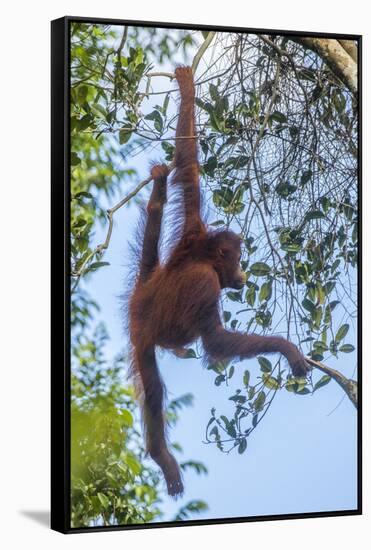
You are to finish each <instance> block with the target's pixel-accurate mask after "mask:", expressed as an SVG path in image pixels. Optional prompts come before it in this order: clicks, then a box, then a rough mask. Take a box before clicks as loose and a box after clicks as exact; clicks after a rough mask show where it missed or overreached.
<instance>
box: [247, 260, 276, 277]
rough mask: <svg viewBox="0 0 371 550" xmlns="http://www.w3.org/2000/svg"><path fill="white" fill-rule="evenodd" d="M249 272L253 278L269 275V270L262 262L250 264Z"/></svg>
mask: <svg viewBox="0 0 371 550" xmlns="http://www.w3.org/2000/svg"><path fill="white" fill-rule="evenodd" d="M250 271H251V273H252V274H253V275H255V277H265V276H266V275H269V273H270V271H271V268H270V267H269V265H268V264H265V263H264V262H256V263H255V264H252V266H251V267H250Z"/></svg>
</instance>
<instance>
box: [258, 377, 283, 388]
mask: <svg viewBox="0 0 371 550" xmlns="http://www.w3.org/2000/svg"><path fill="white" fill-rule="evenodd" d="M262 380H263V384H264V386H265V387H266V388H268V389H270V390H278V389H279V388H280V384H279V382H278V380H277V378H275V377H274V376H271V375H270V374H267V373H264V374H263V377H262Z"/></svg>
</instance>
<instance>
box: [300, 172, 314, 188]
mask: <svg viewBox="0 0 371 550" xmlns="http://www.w3.org/2000/svg"><path fill="white" fill-rule="evenodd" d="M312 174H313V173H312V170H306V171H305V172H303V174H302V176H301V178H300V184H301V185H305V184H306V183H308V181H309V180H310V178H311V177H312Z"/></svg>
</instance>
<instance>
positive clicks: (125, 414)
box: [120, 409, 134, 428]
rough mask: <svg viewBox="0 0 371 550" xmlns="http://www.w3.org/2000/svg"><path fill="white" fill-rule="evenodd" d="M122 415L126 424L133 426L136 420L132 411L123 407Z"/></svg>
mask: <svg viewBox="0 0 371 550" xmlns="http://www.w3.org/2000/svg"><path fill="white" fill-rule="evenodd" d="M120 416H121V419H122V421H123V423H124V424H125V426H129V428H131V427H132V425H133V422H134V420H133V415H132V414H131V412H130V411H128V410H127V409H121V415H120Z"/></svg>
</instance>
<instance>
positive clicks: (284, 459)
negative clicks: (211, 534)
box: [86, 192, 357, 520]
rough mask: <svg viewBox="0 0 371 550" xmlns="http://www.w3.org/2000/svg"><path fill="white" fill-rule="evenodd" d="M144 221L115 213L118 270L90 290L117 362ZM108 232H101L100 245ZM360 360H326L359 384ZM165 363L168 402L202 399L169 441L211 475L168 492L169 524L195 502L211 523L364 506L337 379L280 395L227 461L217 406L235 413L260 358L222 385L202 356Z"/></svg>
mask: <svg viewBox="0 0 371 550" xmlns="http://www.w3.org/2000/svg"><path fill="white" fill-rule="evenodd" d="M145 193H146V192H145ZM137 217H138V209H137V207H135V206H132V207H128V208H123V209H122V210H120V211H118V212H117V214H116V215H115V226H114V231H113V236H112V240H111V244H110V247H109V250H108V251H107V253H106V255H105V257H104V260H105V261H108V262H110V266H109V267H106V268H104V269H101V270H98V272H96V273H95V274H94V275H93V276H92V277H91V278H90V279H89V282H88V284H87V285H86V288H87V289H88V290H89V291H90V292H92V293H93V294H94V297H95V299H96V300H97V302H98V303H99V304H100V306H101V312H100V315H99V318H101V319H102V320H104V322H105V324H106V325H107V328H108V332H109V334H110V337H111V340H110V344H109V346H108V348H107V355H108V357H110V358H113V357H114V356H115V355H116V354H117V353H120V352H121V351H122V350H124V349H125V348H126V344H127V341H126V337H125V335H124V331H123V328H122V327H123V320H122V314H121V312H120V304H119V300H118V296H119V295H120V294H121V293H122V292H123V290H124V289H125V284H126V274H127V268H126V266H125V264H126V262H127V259H128V242H129V240H130V237H132V236H133V234H134V233H135V225H136V220H137ZM103 235H104V231H102V230H101V229H98V230H97V233H96V242H97V243H98V242H101V241H102V240H103V239H102V237H103ZM354 336H355V335H354V330H353V329H351V330H350V332H349V335H348V338H347V342H349V343H354ZM355 360H356V356H355V353H353V354H349V355H348V354H342V355H341V356H340V359H339V360H332V361H330V362H329V361H327V364H329V365H330V366H333V367H335V368H337V369H338V370H340V371H341V372H342V373H343V374H344V375H345V376H347V377H353V378H354V376H355V375H354V367H355V363H354V362H355ZM159 364H160V368H161V372H162V375H163V377H164V380H165V382H166V386H167V388H168V395H169V398H170V399H171V398H174V397H178V396H179V395H182V394H184V393H188V392H191V393H193V395H194V406H193V407H191V408H186V409H184V410H183V412H182V413H181V418H180V421H179V423H178V424H177V426H176V427H175V428H173V429H171V431H170V439H171V440H172V441H179V442H180V443H181V445H182V447H183V450H184V455H182V456H183V457H184V459H190V458H193V459H196V460H200V461H202V462H204V463H205V464H206V466H207V467H208V469H209V473H208V475H206V476H198V475H196V474H194V473H193V472H189V473H188V472H187V473H186V474H185V486H186V493H185V495H184V497H183V499H180V500H177V501H176V502H174V501H173V500H171V499H170V497H167V496H166V495H165V496H164V504H163V506H162V508H163V509H164V511H165V517H164V518H163V519H164V520H169V519H172V517H173V516H174V514H175V513H176V511H177V510H178V508H179V507H180V506H181V505H182V504H185V503H186V502H187V501H188V500H190V499H194V498H202V499H203V500H205V501H206V502H207V503H208V505H209V511H208V512H206V513H204V514H203V515H202V516H200V517H205V518H220V517H232V516H236V517H237V516H250V515H269V514H285V513H293V512H297V513H300V512H314V511H329V510H346V509H354V508H356V506H357V493H356V489H357V479H356V478H357V476H356V474H357V426H356V423H357V418H356V410H355V408H354V406H353V405H352V404H351V402H350V401H349V399H348V398H347V397H346V396H344V392H343V391H342V390H341V388H340V387H339V386H338V385H337V384H336V383H335V382H333V381H332V382H331V383H330V384H329V385H327V386H326V387H325V388H322V389H320V390H318V391H317V392H316V393H315V394H314V395H313V396H297V395H293V394H292V393H289V392H286V391H281V392H279V394H278V395H277V397H276V399H275V401H274V403H273V406H272V407H271V409H270V411H269V413H268V414H267V415H266V417H265V419H264V421H263V422H262V423H261V424H260V426H259V428H258V429H257V430H255V431H254V433H253V435H252V436H251V437H250V438H249V439H248V448H247V451H246V452H245V453H244V454H243V455H239V454H238V453H237V452H235V451H233V452H232V453H230V454H228V455H226V454H222V453H221V452H220V451H219V450H218V449H217V448H216V447H215V446H213V445H207V444H205V443H203V441H204V439H205V427H206V424H207V422H208V420H209V418H210V409H211V408H212V407H213V406H215V407H216V408H217V411H218V412H219V413H220V414H222V413H223V412H224V413H225V412H226V411H227V412H228V411H229V412H230V411H232V408H231V402H230V401H228V397H229V396H230V395H232V393H233V390H234V389H236V388H238V387H240V384H239V383H240V380H241V377H242V373H243V370H244V369H245V368H248V369H249V370H250V371H251V372H252V374H254V373H256V374H258V365H257V362H256V360H249V361H244V362H242V363H241V364H240V368H241V376H239V375H238V372H236V373H235V375H234V377H233V379H232V383H231V385H230V387H229V388H225V387H223V386H221V387H216V386H215V385H214V374H213V373H212V372H211V371H208V370H206V369H205V368H204V367H202V365H201V361H200V360H198V359H187V360H182V359H178V358H176V357H174V356H173V355H172V354H170V353H168V352H160V354H159ZM123 374H124V373H123ZM340 402H341V403H340ZM339 403H340V405H339ZM338 405H339V406H338ZM336 407H337V408H336ZM335 408H336V410H335V411H334V409H335ZM332 411H333V412H332ZM227 416H228V414H227ZM197 517H198V516H197Z"/></svg>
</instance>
